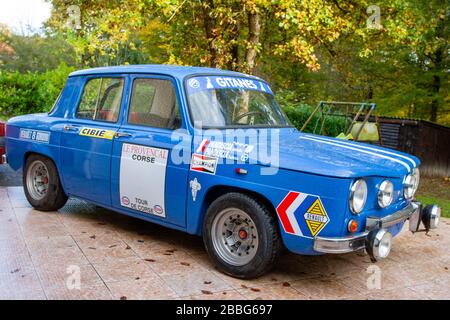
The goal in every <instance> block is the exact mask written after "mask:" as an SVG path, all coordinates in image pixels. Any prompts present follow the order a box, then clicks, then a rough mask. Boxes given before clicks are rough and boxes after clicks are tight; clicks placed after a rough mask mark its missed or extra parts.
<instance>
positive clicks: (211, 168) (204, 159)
mask: <svg viewBox="0 0 450 320" xmlns="http://www.w3.org/2000/svg"><path fill="white" fill-rule="evenodd" d="M216 168H217V158H215V157H208V156H205V155H202V154H196V153H194V154H192V159H191V170H193V171H199V172H205V173H209V174H216Z"/></svg>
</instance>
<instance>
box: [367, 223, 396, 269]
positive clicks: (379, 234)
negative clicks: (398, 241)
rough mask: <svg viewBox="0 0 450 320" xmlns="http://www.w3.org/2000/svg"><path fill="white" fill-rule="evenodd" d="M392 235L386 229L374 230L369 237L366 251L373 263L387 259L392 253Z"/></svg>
mask: <svg viewBox="0 0 450 320" xmlns="http://www.w3.org/2000/svg"><path fill="white" fill-rule="evenodd" d="M391 246H392V234H391V233H390V232H389V231H387V230H386V229H374V230H372V231H371V232H369V234H368V235H367V238H366V250H367V253H368V254H369V256H370V258H371V260H372V261H374V262H375V261H377V260H380V259H384V258H386V257H387V256H388V255H389V253H390V252H391Z"/></svg>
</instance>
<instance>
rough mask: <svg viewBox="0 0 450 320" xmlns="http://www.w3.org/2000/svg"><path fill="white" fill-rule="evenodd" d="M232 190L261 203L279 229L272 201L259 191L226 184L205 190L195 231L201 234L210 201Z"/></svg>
mask: <svg viewBox="0 0 450 320" xmlns="http://www.w3.org/2000/svg"><path fill="white" fill-rule="evenodd" d="M232 192H237V193H242V194H245V195H247V196H249V197H252V198H253V199H255V200H256V201H258V202H259V203H261V204H263V205H264V206H265V207H266V208H267V209H268V210H269V212H270V213H271V214H272V216H273V217H274V219H275V221H276V224H277V227H278V230H280V225H279V221H278V215H277V212H276V209H275V207H274V205H273V203H272V202H271V201H270V200H269V199H268V198H267V197H265V196H264V195H262V194H261V193H258V192H255V191H253V190H249V189H245V188H241V187H236V186H228V185H215V186H212V187H211V188H209V189H208V191H207V192H206V194H205V196H204V198H203V203H202V207H201V212H200V219H199V220H200V221H199V224H198V230H197V231H198V232H197V233H198V234H199V235H201V234H202V232H203V221H204V219H205V216H206V211H207V210H208V208H209V206H210V205H211V203H212V202H213V201H214V200H216V199H217V198H219V197H220V196H222V195H224V194H227V193H232Z"/></svg>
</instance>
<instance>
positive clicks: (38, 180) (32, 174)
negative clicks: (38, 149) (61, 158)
mask: <svg viewBox="0 0 450 320" xmlns="http://www.w3.org/2000/svg"><path fill="white" fill-rule="evenodd" d="M48 181H49V177H48V169H47V166H46V165H45V164H44V163H43V162H42V161H34V162H33V163H32V165H31V166H30V167H29V168H28V172H27V189H28V193H29V194H30V195H31V197H32V198H33V199H35V200H41V199H43V198H44V197H45V195H46V194H47V191H48Z"/></svg>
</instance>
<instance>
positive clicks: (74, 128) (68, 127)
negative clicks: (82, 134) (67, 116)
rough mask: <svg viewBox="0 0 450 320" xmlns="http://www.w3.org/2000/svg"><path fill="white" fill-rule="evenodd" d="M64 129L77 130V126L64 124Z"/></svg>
mask: <svg viewBox="0 0 450 320" xmlns="http://www.w3.org/2000/svg"><path fill="white" fill-rule="evenodd" d="M64 131H78V127H75V126H72V125H70V124H66V125H65V126H64Z"/></svg>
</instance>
